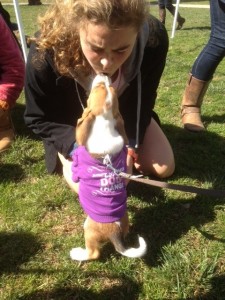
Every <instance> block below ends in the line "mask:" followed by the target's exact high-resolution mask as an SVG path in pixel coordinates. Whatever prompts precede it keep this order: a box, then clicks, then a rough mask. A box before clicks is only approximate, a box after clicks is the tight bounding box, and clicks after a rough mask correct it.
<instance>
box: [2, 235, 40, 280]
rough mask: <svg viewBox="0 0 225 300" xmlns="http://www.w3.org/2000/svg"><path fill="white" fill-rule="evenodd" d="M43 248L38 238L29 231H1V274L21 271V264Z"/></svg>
mask: <svg viewBox="0 0 225 300" xmlns="http://www.w3.org/2000/svg"><path fill="white" fill-rule="evenodd" d="M40 248H41V244H40V242H38V241H37V238H36V237H35V236H33V235H32V234H30V233H27V232H17V233H15V232H10V233H8V232H0V275H1V274H4V273H19V272H20V266H21V265H22V264H24V263H25V262H27V261H29V260H30V258H31V257H32V256H34V255H35V254H36V253H37V251H38V250H39V249H40Z"/></svg>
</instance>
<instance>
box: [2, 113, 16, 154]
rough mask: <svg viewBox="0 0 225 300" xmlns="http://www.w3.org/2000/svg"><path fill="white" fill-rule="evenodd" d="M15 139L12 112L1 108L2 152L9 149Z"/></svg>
mask: <svg viewBox="0 0 225 300" xmlns="http://www.w3.org/2000/svg"><path fill="white" fill-rule="evenodd" d="M14 138H15V134H14V128H13V124H12V120H11V115H10V110H3V109H2V108H0V152H2V151H4V150H6V149H8V148H9V147H10V145H11V143H12V141H13V140H14Z"/></svg>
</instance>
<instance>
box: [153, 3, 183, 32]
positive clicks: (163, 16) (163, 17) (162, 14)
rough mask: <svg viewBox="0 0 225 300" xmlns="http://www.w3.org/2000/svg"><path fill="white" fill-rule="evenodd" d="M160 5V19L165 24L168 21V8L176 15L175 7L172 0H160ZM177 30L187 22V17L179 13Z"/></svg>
mask: <svg viewBox="0 0 225 300" xmlns="http://www.w3.org/2000/svg"><path fill="white" fill-rule="evenodd" d="M158 5H159V20H160V21H161V22H162V23H163V24H164V25H165V23H166V9H168V11H169V12H170V13H171V14H172V15H173V16H174V15H175V7H174V6H173V1H172V0H158ZM177 23H178V25H177V30H179V29H181V28H182V27H183V25H184V23H185V18H182V17H181V15H180V14H179V13H178V15H177Z"/></svg>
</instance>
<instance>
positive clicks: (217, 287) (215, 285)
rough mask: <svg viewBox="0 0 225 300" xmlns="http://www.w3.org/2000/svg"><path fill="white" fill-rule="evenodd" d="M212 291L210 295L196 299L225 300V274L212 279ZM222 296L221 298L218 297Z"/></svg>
mask: <svg viewBox="0 0 225 300" xmlns="http://www.w3.org/2000/svg"><path fill="white" fill-rule="evenodd" d="M210 285H211V289H210V291H209V292H208V293H206V294H204V295H200V296H199V297H196V298H195V299H196V300H197V299H201V300H223V299H224V297H225V274H222V275H217V276H213V277H212V278H211V279H210ZM218 295H221V296H218Z"/></svg>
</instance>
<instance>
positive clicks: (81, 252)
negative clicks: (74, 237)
mask: <svg viewBox="0 0 225 300" xmlns="http://www.w3.org/2000/svg"><path fill="white" fill-rule="evenodd" d="M70 257H71V259H72V260H78V261H85V260H88V253H87V250H86V249H83V248H81V247H78V248H73V249H72V250H70Z"/></svg>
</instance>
